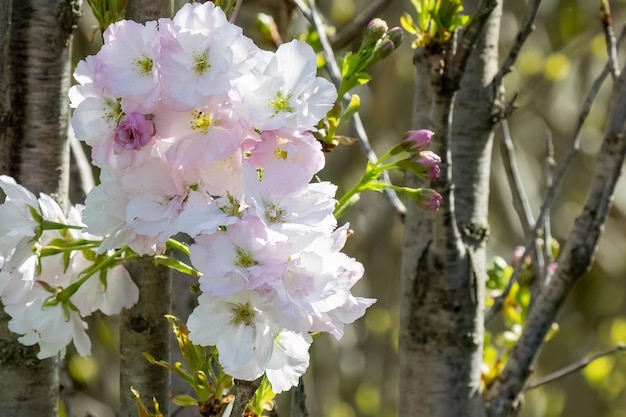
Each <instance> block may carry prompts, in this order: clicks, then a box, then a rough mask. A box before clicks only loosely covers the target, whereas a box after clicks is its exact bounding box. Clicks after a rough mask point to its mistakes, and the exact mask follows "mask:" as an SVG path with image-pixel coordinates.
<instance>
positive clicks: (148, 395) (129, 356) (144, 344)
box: [118, 0, 172, 417]
mask: <svg viewBox="0 0 626 417" xmlns="http://www.w3.org/2000/svg"><path fill="white" fill-rule="evenodd" d="M171 15H172V2H171V0H131V1H130V2H129V3H128V7H127V9H126V18H127V19H131V20H134V21H136V22H142V23H143V22H146V21H148V20H156V19H159V18H161V17H169V16H171ZM126 267H127V268H128V272H129V273H130V275H131V276H132V277H133V280H134V281H135V284H137V287H139V301H138V302H137V304H136V305H135V306H134V307H133V308H132V309H130V310H124V311H123V312H122V319H121V329H120V354H121V365H120V366H121V369H120V412H119V414H118V416H119V417H135V416H136V415H137V405H136V404H137V403H136V400H135V398H134V396H133V395H132V394H131V391H130V387H131V386H132V387H133V388H135V389H136V390H137V391H139V393H140V394H141V399H142V401H143V403H144V404H145V405H146V406H147V407H148V408H151V407H150V405H151V404H152V398H153V397H154V398H156V400H157V401H158V402H159V407H160V411H161V413H163V415H164V416H169V403H170V375H169V371H167V370H166V369H163V368H160V367H157V366H154V365H150V363H149V362H148V361H147V360H146V359H145V358H144V357H143V356H142V352H146V353H149V354H151V355H152V356H154V357H155V358H156V359H157V360H166V361H167V360H169V357H170V343H169V340H170V339H169V337H168V334H169V333H170V328H169V324H168V321H167V320H166V319H165V317H164V315H165V314H169V313H170V304H171V294H172V292H171V277H170V272H169V270H168V269H167V268H165V267H156V266H155V265H154V262H153V260H152V259H151V258H150V257H143V258H140V259H137V260H133V261H130V262H129V263H128V264H127V265H126Z"/></svg>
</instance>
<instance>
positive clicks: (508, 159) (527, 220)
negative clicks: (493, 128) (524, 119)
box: [500, 119, 535, 236]
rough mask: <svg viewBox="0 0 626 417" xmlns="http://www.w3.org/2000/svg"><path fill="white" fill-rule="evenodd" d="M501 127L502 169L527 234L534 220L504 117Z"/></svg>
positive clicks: (525, 234)
mask: <svg viewBox="0 0 626 417" xmlns="http://www.w3.org/2000/svg"><path fill="white" fill-rule="evenodd" d="M500 127H501V128H502V145H503V146H501V147H500V151H501V155H502V161H503V162H504V171H505V172H506V176H507V179H508V182H509V187H510V188H511V194H512V196H513V207H514V208H515V211H516V212H517V216H518V217H519V220H520V223H521V224H522V230H523V231H524V236H529V235H530V233H531V232H532V229H533V225H534V224H535V220H534V218H533V213H532V211H531V209H530V203H529V202H528V197H526V192H525V191H524V186H523V185H522V179H521V176H520V174H519V170H518V168H517V162H516V161H515V147H514V146H513V140H512V139H511V131H510V130H509V123H508V121H507V120H506V119H503V120H502V121H501V122H500Z"/></svg>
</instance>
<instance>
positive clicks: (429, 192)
mask: <svg viewBox="0 0 626 417" xmlns="http://www.w3.org/2000/svg"><path fill="white" fill-rule="evenodd" d="M420 191H421V192H420V194H419V195H420V198H419V200H418V201H417V203H418V204H419V205H420V206H422V208H423V209H426V210H430V211H437V210H439V206H441V198H442V197H441V194H439V193H438V192H437V191H435V190H433V189H431V188H422V189H421V190H420Z"/></svg>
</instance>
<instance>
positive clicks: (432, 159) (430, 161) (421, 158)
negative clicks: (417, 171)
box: [415, 151, 441, 168]
mask: <svg viewBox="0 0 626 417" xmlns="http://www.w3.org/2000/svg"><path fill="white" fill-rule="evenodd" d="M415 162H417V163H418V164H420V165H422V166H425V167H429V168H430V167H434V166H436V165H439V164H440V163H441V158H440V157H439V155H437V154H436V153H434V152H432V151H421V152H420V153H419V154H418V156H417V158H415Z"/></svg>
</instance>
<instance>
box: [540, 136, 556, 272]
mask: <svg viewBox="0 0 626 417" xmlns="http://www.w3.org/2000/svg"><path fill="white" fill-rule="evenodd" d="M555 166H556V163H555V162H554V143H553V142H552V132H551V131H550V130H549V129H547V130H546V163H545V170H546V173H545V181H546V182H545V189H546V190H548V189H550V187H552V184H553V182H554V169H555ZM541 227H542V229H543V266H544V271H543V277H544V281H545V279H546V278H547V277H549V276H550V268H551V263H552V231H551V228H550V210H548V211H546V214H545V216H544V219H543V224H542V225H541ZM544 284H545V283H544Z"/></svg>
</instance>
